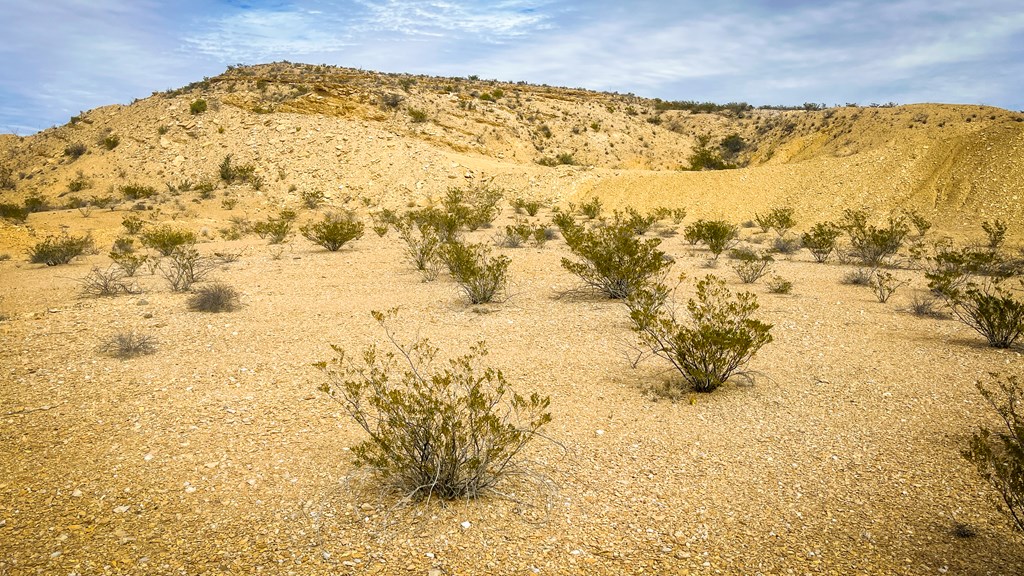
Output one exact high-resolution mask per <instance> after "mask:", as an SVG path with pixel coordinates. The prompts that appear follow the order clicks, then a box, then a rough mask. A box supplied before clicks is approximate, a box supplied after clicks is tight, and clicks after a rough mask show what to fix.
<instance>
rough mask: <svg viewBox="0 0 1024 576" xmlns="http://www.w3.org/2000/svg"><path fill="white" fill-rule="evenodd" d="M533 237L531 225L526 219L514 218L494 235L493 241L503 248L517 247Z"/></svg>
mask: <svg viewBox="0 0 1024 576" xmlns="http://www.w3.org/2000/svg"><path fill="white" fill-rule="evenodd" d="M532 237H533V226H532V225H531V224H530V223H529V222H527V221H526V220H521V219H518V218H517V219H516V220H515V221H514V222H513V223H512V224H509V225H507V226H505V230H504V231H503V232H502V233H501V234H498V235H497V236H496V237H495V243H496V244H497V245H498V246H504V247H505V248H519V247H520V246H522V245H523V244H526V243H527V242H529V241H530V238H532Z"/></svg>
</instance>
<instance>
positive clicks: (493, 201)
mask: <svg viewBox="0 0 1024 576" xmlns="http://www.w3.org/2000/svg"><path fill="white" fill-rule="evenodd" d="M503 196H504V191H503V190H501V189H499V188H491V187H490V186H486V185H478V186H475V187H473V188H470V189H467V190H463V189H461V188H449V189H448V192H447V193H446V194H445V197H444V199H443V200H442V201H441V204H442V207H443V208H444V211H445V212H446V213H447V219H448V220H450V223H449V224H447V226H446V227H447V228H451V227H453V226H454V227H456V229H457V228H461V227H463V226H465V227H466V228H468V229H470V230H477V229H479V228H486V227H488V226H490V224H491V223H492V222H493V221H494V219H495V218H497V216H498V212H499V210H498V202H500V201H501V198H502V197H503ZM439 232H444V230H439ZM446 236H447V237H449V238H450V237H451V234H450V233H448V234H443V235H442V237H446Z"/></svg>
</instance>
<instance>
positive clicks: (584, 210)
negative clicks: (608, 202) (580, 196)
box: [580, 196, 601, 220]
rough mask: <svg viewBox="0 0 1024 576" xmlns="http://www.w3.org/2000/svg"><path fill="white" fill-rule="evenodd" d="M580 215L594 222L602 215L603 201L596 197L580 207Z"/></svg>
mask: <svg viewBox="0 0 1024 576" xmlns="http://www.w3.org/2000/svg"><path fill="white" fill-rule="evenodd" d="M580 214H583V215H584V216H586V217H587V218H589V219H591V220H593V219H595V218H597V217H598V216H600V215H601V199H600V198H598V197H597V196H594V197H593V198H591V199H590V200H587V201H586V202H584V203H583V204H581V205H580Z"/></svg>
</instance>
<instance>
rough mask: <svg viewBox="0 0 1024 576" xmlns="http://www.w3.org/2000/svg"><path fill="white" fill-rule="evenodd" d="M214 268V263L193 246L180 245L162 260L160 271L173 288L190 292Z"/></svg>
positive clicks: (176, 290)
mask: <svg viewBox="0 0 1024 576" xmlns="http://www.w3.org/2000/svg"><path fill="white" fill-rule="evenodd" d="M212 269H213V264H212V263H211V262H210V261H209V260H207V259H206V258H203V257H202V256H200V255H199V251H198V250H196V249H195V248H193V247H192V246H190V245H189V246H179V247H178V248H176V249H175V250H174V251H173V252H171V254H170V255H168V257H167V258H165V259H164V260H162V261H161V262H160V273H161V275H162V276H163V277H164V279H165V280H167V283H168V284H169V285H170V287H171V290H173V291H175V292H188V291H189V289H191V288H192V285H193V284H195V283H197V282H201V281H202V280H203V278H205V277H206V275H207V274H209V273H210V271H211V270H212Z"/></svg>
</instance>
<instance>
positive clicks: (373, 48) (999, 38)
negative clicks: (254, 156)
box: [0, 0, 1024, 131]
mask: <svg viewBox="0 0 1024 576" xmlns="http://www.w3.org/2000/svg"><path fill="white" fill-rule="evenodd" d="M9 4H12V5H10V6H5V8H4V14H3V16H4V17H3V18H0V37H2V38H4V42H3V43H2V44H0V59H2V60H3V61H4V62H5V64H6V66H4V67H2V68H0V102H2V104H0V130H5V129H7V130H10V129H14V128H17V129H19V130H21V131H25V129H26V128H28V129H31V130H35V129H38V128H42V127H44V126H46V125H49V124H53V123H58V122H63V121H65V120H66V119H67V117H68V116H69V115H70V114H71V113H75V112H77V111H78V110H80V109H84V108H90V107H94V106H97V105H101V104H107V103H113V102H125V101H127V100H130V99H131V98H133V97H138V96H145V95H147V94H148V93H149V92H151V91H153V90H161V89H165V88H170V87H175V86H181V85H184V84H187V83H189V82H192V81H194V80H197V79H199V78H202V77H203V76H206V75H210V74H214V73H217V72H219V71H220V70H223V68H224V67H225V66H226V65H228V64H234V63H237V62H244V63H258V62H265V61H270V60H282V59H286V60H292V61H305V62H312V63H321V62H326V63H332V64H340V65H345V66H353V67H360V68H366V69H379V70H385V71H392V72H397V71H404V72H413V73H424V74H443V75H465V74H479V75H481V76H485V77H489V78H500V79H507V80H526V81H530V82H538V83H548V84H558V85H571V86H583V87H589V88H595V89H603V90H615V91H619V92H635V93H638V94H642V95H647V96H659V97H662V98H675V99H696V100H718V101H728V100H745V101H748V102H751V103H755V104H758V103H789V104H793V103H796V104H799V103H802V102H804V101H816V102H827V103H843V102H852V101H859V102H865V103H866V102H885V101H890V100H896V101H901V102H908V101H961V102H968V103H972V102H985V103H989V104H995V105H1000V106H1004V107H1008V108H1014V109H1020V108H1024V93H1022V92H1021V90H1020V86H1021V85H1020V78H1022V77H1024V4H1021V3H1020V2H1019V0H974V1H968V0H889V1H884V0H839V1H828V0H815V1H811V0H719V1H718V2H716V3H714V4H709V3H707V2H704V1H702V0H701V1H698V0H681V1H679V2H663V1H657V0H637V1H636V2H628V3H627V2H620V1H616V0H586V1H585V0H499V1H496V2H487V1H485V0H339V1H330V0H219V1H216V2H210V1H208V0H180V1H179V2H175V3H167V2H160V1H157V0H135V1H133V2H125V1H124V0H48V1H47V2H35V3H29V2H12V3H9Z"/></svg>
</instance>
